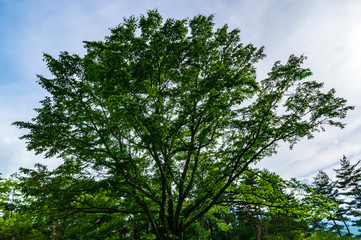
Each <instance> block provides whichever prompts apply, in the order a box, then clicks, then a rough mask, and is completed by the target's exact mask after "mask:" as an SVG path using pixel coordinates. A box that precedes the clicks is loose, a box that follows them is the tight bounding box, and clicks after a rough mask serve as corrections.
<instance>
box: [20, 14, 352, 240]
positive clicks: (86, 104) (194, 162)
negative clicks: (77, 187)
mask: <svg viewBox="0 0 361 240" xmlns="http://www.w3.org/2000/svg"><path fill="white" fill-rule="evenodd" d="M239 33H240V31H239V30H238V29H234V30H229V29H228V26H227V25H225V26H223V27H221V28H219V29H216V30H214V22H213V16H209V17H206V16H202V15H199V16H196V17H194V18H192V19H183V20H175V19H167V20H163V19H162V17H161V15H160V14H159V13H158V12H157V11H148V13H147V15H144V16H140V17H139V18H136V17H130V18H128V19H125V20H124V22H123V23H122V24H120V25H119V26H117V27H115V28H113V29H111V35H110V36H108V37H106V38H105V40H104V41H99V42H85V48H86V50H87V53H86V54H85V56H83V57H81V56H78V55H75V54H73V55H71V54H69V53H67V52H62V53H61V54H60V56H59V58H58V59H56V58H53V57H52V56H50V55H47V54H45V55H44V59H45V61H46V63H47V66H48V68H49V70H50V72H51V73H52V75H53V78H45V77H43V76H39V84H40V85H41V86H42V87H43V88H44V89H46V90H47V91H48V93H49V96H47V97H46V98H45V99H44V100H43V101H41V104H42V107H40V108H38V109H36V112H37V116H36V117H35V118H33V119H32V120H31V121H29V122H22V121H19V122H15V123H14V124H15V125H16V126H18V127H20V128H25V129H28V130H29V133H28V134H26V135H24V136H23V137H22V139H25V140H26V141H27V147H28V149H29V150H34V151H35V152H36V153H44V154H45V157H47V158H51V157H54V156H56V157H59V158H62V159H64V160H65V162H64V165H63V166H62V168H61V169H59V171H60V170H61V171H62V172H61V174H62V175H64V176H68V177H69V178H71V177H73V178H74V179H75V180H77V181H78V182H81V181H80V180H78V177H79V176H80V178H81V176H83V177H84V176H88V178H89V179H90V181H89V182H86V183H82V184H84V188H83V190H82V191H83V192H82V194H86V191H90V192H91V191H96V190H99V191H101V192H102V196H103V197H104V199H109V201H110V202H112V208H116V209H117V212H119V213H122V212H123V213H124V214H130V215H129V216H128V217H127V218H128V220H131V219H132V218H133V219H137V218H139V216H142V217H145V218H146V219H147V221H148V223H149V224H150V225H151V230H150V232H151V233H153V234H155V235H156V236H157V238H158V239H172V238H178V237H179V236H181V234H182V232H184V230H185V229H187V228H189V227H190V226H192V225H193V224H195V223H196V222H197V221H198V220H199V219H200V218H201V217H202V216H204V214H205V213H207V212H208V211H209V210H210V209H211V208H212V207H213V206H215V205H216V204H217V203H219V202H222V198H223V196H224V193H225V191H226V190H227V189H228V188H229V187H230V186H231V184H232V183H233V182H235V181H236V180H237V179H239V178H240V177H241V176H242V174H243V173H244V172H245V171H246V170H247V169H248V166H249V165H250V164H251V163H256V162H258V161H260V160H261V159H262V158H263V157H265V156H269V155H272V154H274V153H275V152H276V147H277V145H278V143H280V142H288V143H290V144H291V146H292V145H293V144H295V143H296V142H297V141H299V140H300V139H302V138H304V137H313V133H314V132H318V131H321V130H323V129H324V126H325V125H333V126H337V127H341V128H342V127H343V126H344V124H343V123H341V122H340V121H339V119H342V118H344V117H345V116H346V113H347V111H348V110H349V109H351V108H352V107H349V106H346V100H344V99H342V98H337V97H335V90H333V89H332V90H330V91H328V92H323V91H322V90H321V89H322V87H323V84H322V83H317V82H315V81H305V78H306V77H309V76H310V75H311V72H310V70H309V69H304V68H302V66H301V65H302V63H303V61H304V60H305V57H304V56H300V57H296V56H293V55H292V56H290V58H289V60H288V61H287V62H286V63H285V64H281V63H280V62H276V63H275V64H274V66H273V68H272V70H271V72H270V73H269V75H268V77H267V78H266V79H264V80H262V81H257V80H256V67H255V64H256V63H257V62H258V61H259V60H261V59H262V58H264V57H265V55H264V53H263V47H262V48H259V49H257V48H256V47H254V46H253V45H252V44H248V45H244V44H242V43H241V42H240V36H239ZM69 169H72V170H71V171H70V170H69ZM67 188H70V189H71V186H70V185H68V184H65V185H64V186H63V189H62V190H63V191H65V190H66V189H67ZM114 201H115V202H116V204H113V203H114ZM100 202H101V203H102V201H100ZM96 204H97V202H96V201H95V202H94V203H92V206H93V207H94V208H96V207H97V206H96ZM99 208H101V209H103V211H106V205H104V204H103V205H102V206H100V207H99ZM88 210H89V209H88Z"/></svg>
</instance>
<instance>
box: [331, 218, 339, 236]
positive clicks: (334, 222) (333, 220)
mask: <svg viewBox="0 0 361 240" xmlns="http://www.w3.org/2000/svg"><path fill="white" fill-rule="evenodd" d="M331 220H332V222H333V224H334V225H335V227H336V229H337V233H338V235H339V236H340V237H341V232H340V229H339V228H338V226H337V223H336V221H335V219H334V218H333V217H331Z"/></svg>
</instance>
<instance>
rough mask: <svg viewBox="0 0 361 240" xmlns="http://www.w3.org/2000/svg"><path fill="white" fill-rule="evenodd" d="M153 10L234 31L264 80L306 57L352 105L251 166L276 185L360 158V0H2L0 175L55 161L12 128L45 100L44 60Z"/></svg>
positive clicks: (79, 50) (75, 49) (323, 79)
mask: <svg viewBox="0 0 361 240" xmlns="http://www.w3.org/2000/svg"><path fill="white" fill-rule="evenodd" d="M152 9H158V11H159V12H160V14H161V15H162V16H163V17H164V18H168V17H172V18H176V19H183V18H192V17H193V16H195V15H198V14H203V15H210V14H214V19H215V23H216V27H221V26H223V25H224V24H228V25H229V27H230V29H233V28H239V29H240V30H241V41H242V42H244V43H245V44H248V43H252V44H254V45H255V46H257V47H261V46H265V53H266V54H267V57H266V58H265V59H264V60H262V62H261V63H259V64H258V65H257V77H258V79H259V80H262V79H263V78H264V77H265V76H266V74H267V72H269V71H270V69H271V67H272V65H273V63H274V62H275V61H277V60H280V61H282V62H285V61H286V60H287V59H288V57H289V55H291V54H295V55H301V54H304V55H306V56H307V57H308V60H307V61H306V63H305V65H304V67H309V68H311V70H312V72H313V76H312V77H311V78H310V80H317V81H319V82H324V83H325V90H329V89H331V88H335V89H336V92H337V96H339V97H343V98H345V99H347V100H348V104H349V105H353V106H355V107H356V108H355V110H354V111H352V112H350V113H349V115H348V117H347V118H346V119H345V120H344V122H346V123H347V126H346V128H345V129H343V130H340V129H337V128H332V127H326V132H322V133H317V134H315V138H314V139H311V140H302V141H301V142H299V143H298V144H296V145H295V146H294V148H293V150H289V147H288V145H287V144H281V146H280V147H279V148H278V153H277V154H276V155H274V156H272V157H269V158H266V159H264V160H263V161H262V162H260V163H259V164H258V165H257V167H259V168H267V169H269V170H271V171H274V172H276V173H278V174H280V175H281V176H282V177H284V178H291V177H296V178H299V179H310V178H312V176H314V175H315V174H316V173H317V172H318V171H319V170H324V171H326V172H327V173H328V174H329V175H330V176H333V170H332V169H333V168H337V167H338V164H339V159H340V158H342V156H343V155H345V156H346V157H347V158H349V159H350V160H351V162H353V163H354V162H356V161H358V160H359V159H361V98H360V96H361V14H360V12H361V1H359V0H343V1H339V0H318V1H314V0H302V1H301V0H299V1H297V0H257V1H254V0H223V1H222V0H175V1H173V0H172V1H171V0H168V1H167V0H157V1H156V0H132V1H129V0H62V1H55V0H16V1H14V0H0V173H2V176H8V175H9V174H11V173H14V172H16V171H17V170H18V169H19V167H26V168H31V167H33V165H34V164H35V163H37V162H40V163H43V164H46V165H48V166H49V168H54V167H56V166H57V164H59V160H56V159H44V158H43V156H41V155H38V156H35V154H34V153H33V152H29V151H27V150H26V144H25V142H24V141H23V140H20V139H19V137H20V136H21V135H23V134H25V133H26V131H25V130H20V129H17V128H16V127H14V126H12V125H11V123H12V122H14V121H28V120H30V119H31V118H32V117H34V116H35V112H34V110H33V109H34V108H36V107H39V106H40V104H39V101H40V100H42V99H43V97H44V96H45V95H46V92H45V91H44V90H43V89H42V88H41V87H40V86H39V85H38V84H37V83H36V81H37V77H36V75H37V74H40V75H44V76H48V77H50V75H49V72H48V71H47V68H46V64H45V62H43V60H42V54H43V53H48V54H51V55H53V56H57V55H58V54H59V53H60V52H61V51H68V52H70V53H76V54H80V55H82V54H84V53H85V51H84V49H83V43H82V41H84V40H87V41H95V40H96V41H98V40H103V39H104V37H105V36H106V35H109V28H112V27H115V26H117V25H118V24H120V23H121V22H122V20H123V18H124V17H129V16H131V15H135V16H139V15H141V14H146V11H147V10H152Z"/></svg>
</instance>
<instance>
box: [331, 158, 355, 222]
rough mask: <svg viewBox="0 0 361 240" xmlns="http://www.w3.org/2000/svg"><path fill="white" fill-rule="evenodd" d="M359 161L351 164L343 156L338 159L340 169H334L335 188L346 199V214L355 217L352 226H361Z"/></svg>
mask: <svg viewBox="0 0 361 240" xmlns="http://www.w3.org/2000/svg"><path fill="white" fill-rule="evenodd" d="M360 162H361V160H359V161H358V162H356V163H355V164H351V162H350V160H348V159H347V158H346V157H345V156H343V158H342V159H340V165H341V166H340V168H339V169H334V170H335V172H336V178H337V187H338V188H339V189H341V190H342V193H341V194H342V195H344V196H345V197H346V199H348V202H347V205H348V206H347V207H348V214H349V215H351V216H353V217H355V218H356V220H354V226H361V220H357V218H358V219H359V218H360V217H361V168H360V166H359V164H360Z"/></svg>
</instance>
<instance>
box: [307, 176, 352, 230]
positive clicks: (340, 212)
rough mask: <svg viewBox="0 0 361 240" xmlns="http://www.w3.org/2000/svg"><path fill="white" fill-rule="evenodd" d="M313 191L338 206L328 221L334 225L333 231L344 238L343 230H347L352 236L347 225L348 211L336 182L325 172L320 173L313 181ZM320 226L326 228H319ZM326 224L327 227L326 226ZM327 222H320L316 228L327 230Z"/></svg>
mask: <svg viewBox="0 0 361 240" xmlns="http://www.w3.org/2000/svg"><path fill="white" fill-rule="evenodd" d="M312 184H313V189H314V190H315V191H316V193H318V194H322V195H324V196H325V197H327V198H329V199H330V200H331V201H334V202H335V203H336V204H337V206H336V208H335V209H334V210H333V209H330V211H329V212H330V215H329V217H328V220H330V221H331V222H332V223H331V225H332V227H331V229H332V230H334V231H337V233H338V235H339V236H340V237H341V236H342V233H341V232H342V229H343V228H345V229H346V231H347V234H348V235H351V233H350V230H349V228H348V225H347V222H346V221H347V217H346V215H345V213H346V211H345V209H344V208H343V206H342V204H343V203H344V201H343V200H342V199H340V193H339V191H338V189H337V187H336V184H337V183H336V182H333V181H332V180H331V179H330V177H329V176H328V175H327V173H325V172H324V171H319V172H318V173H317V175H316V176H315V177H314V181H313V183H312ZM337 221H340V222H341V223H342V225H340V224H339V223H338V222H337ZM319 224H321V225H324V226H318V225H319ZM325 224H326V226H325ZM327 224H328V223H327V222H322V220H321V221H320V222H318V224H316V222H315V224H314V228H317V226H318V228H320V229H327Z"/></svg>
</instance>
